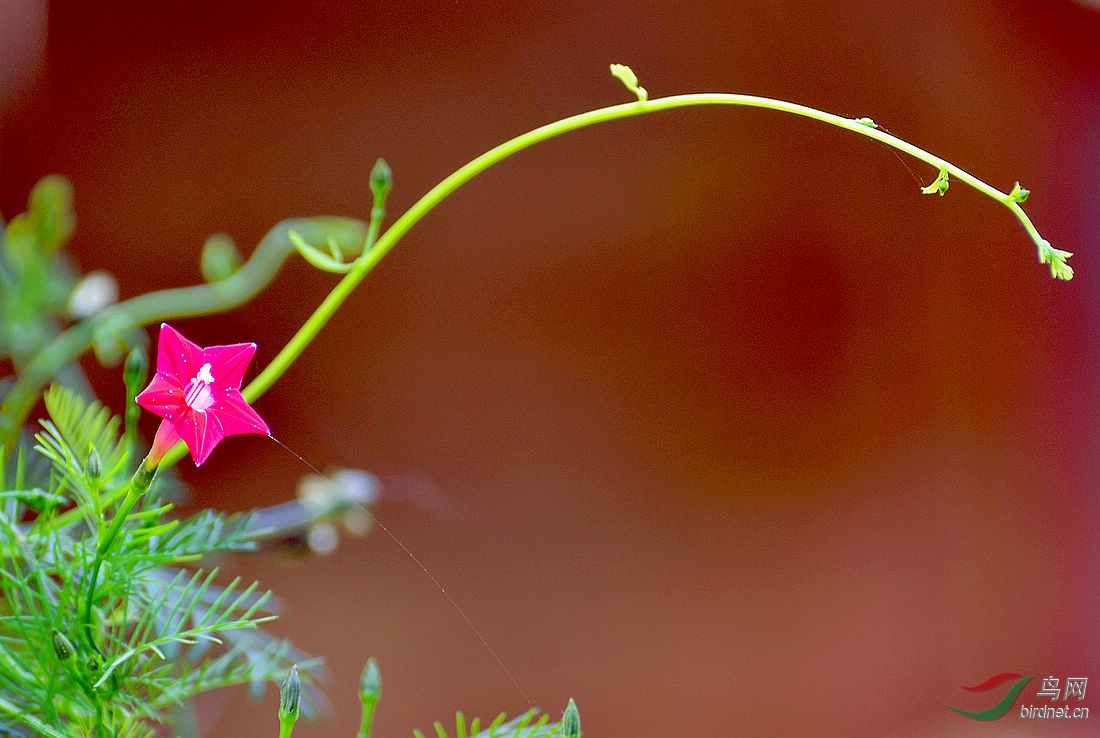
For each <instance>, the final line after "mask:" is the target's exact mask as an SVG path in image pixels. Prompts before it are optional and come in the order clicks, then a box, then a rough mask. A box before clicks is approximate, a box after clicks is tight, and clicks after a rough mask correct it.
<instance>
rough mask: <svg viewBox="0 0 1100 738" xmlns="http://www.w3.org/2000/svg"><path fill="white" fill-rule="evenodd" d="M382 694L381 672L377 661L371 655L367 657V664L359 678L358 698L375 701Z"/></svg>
mask: <svg viewBox="0 0 1100 738" xmlns="http://www.w3.org/2000/svg"><path fill="white" fill-rule="evenodd" d="M381 695H382V672H381V671H379V670H378V662H377V661H375V660H374V657H373V656H371V657H370V658H369V659H367V665H366V667H364V669H363V676H362V677H361V678H360V679H359V699H361V700H362V701H363V702H366V701H367V700H371V701H372V702H377V701H378V698H379V697H380V696H381Z"/></svg>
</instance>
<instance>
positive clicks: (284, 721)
mask: <svg viewBox="0 0 1100 738" xmlns="http://www.w3.org/2000/svg"><path fill="white" fill-rule="evenodd" d="M301 699H302V680H301V678H300V677H299V676H298V666H297V664H295V665H293V666H291V667H290V674H288V675H287V678H286V681H285V682H283V686H282V687H280V688H279V723H280V724H281V725H282V726H283V728H284V730H289V728H288V727H287V726H293V725H294V723H295V722H297V720H298V713H299V707H300V702H301Z"/></svg>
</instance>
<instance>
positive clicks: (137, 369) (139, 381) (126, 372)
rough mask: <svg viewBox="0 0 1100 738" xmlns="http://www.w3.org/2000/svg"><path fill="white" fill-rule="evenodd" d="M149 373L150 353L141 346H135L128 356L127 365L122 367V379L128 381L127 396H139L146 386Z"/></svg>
mask: <svg viewBox="0 0 1100 738" xmlns="http://www.w3.org/2000/svg"><path fill="white" fill-rule="evenodd" d="M148 374H149V354H147V353H145V349H143V348H142V347H141V346H135V347H134V348H133V349H132V350H131V351H130V354H129V355H128V356H127V357H126V365H125V366H124V367H123V369H122V381H123V382H125V383H126V396H127V397H129V398H131V399H132V398H134V397H137V394H138V392H141V390H142V388H143V387H144V386H145V378H146V376H148Z"/></svg>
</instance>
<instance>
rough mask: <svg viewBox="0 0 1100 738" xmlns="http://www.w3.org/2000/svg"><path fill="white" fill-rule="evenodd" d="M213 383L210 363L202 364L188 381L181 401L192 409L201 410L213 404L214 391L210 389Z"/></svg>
mask: <svg viewBox="0 0 1100 738" xmlns="http://www.w3.org/2000/svg"><path fill="white" fill-rule="evenodd" d="M213 383H214V375H213V374H212V373H211V371H210V364H209V363H207V364H203V365H202V368H200V369H199V370H198V372H196V373H195V376H194V377H193V378H192V379H191V381H190V382H189V383H188V386H187V393H186V394H185V395H184V398H183V401H184V402H186V403H187V406H188V407H189V408H191V409H192V410H197V411H199V412H203V411H204V410H206V409H207V408H208V407H210V406H211V405H213V404H214V393H213V392H211V390H210V385H211V384H213Z"/></svg>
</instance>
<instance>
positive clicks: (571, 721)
mask: <svg viewBox="0 0 1100 738" xmlns="http://www.w3.org/2000/svg"><path fill="white" fill-rule="evenodd" d="M561 735H562V738H580V735H581V711H580V710H578V709H577V703H576V702H574V701H573V698H572V697H570V698H569V704H568V705H566V707H565V712H564V713H563V714H562V716H561Z"/></svg>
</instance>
